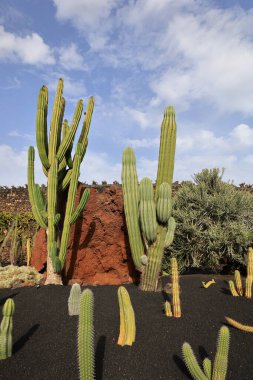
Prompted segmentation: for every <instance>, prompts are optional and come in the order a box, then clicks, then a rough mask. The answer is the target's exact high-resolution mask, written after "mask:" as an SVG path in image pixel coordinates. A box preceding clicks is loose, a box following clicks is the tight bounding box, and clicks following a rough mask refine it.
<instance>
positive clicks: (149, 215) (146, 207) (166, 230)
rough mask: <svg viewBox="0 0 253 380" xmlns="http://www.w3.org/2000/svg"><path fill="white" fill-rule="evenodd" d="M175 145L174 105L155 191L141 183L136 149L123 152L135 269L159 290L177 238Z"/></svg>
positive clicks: (146, 286)
mask: <svg viewBox="0 0 253 380" xmlns="http://www.w3.org/2000/svg"><path fill="white" fill-rule="evenodd" d="M175 147H176V122H175V112H174V108H173V107H167V108H166V109H165V112H164V118H163V122H162V126H161V138H160V149H159V162H158V171H157V179H156V189H155V193H154V190H153V185H152V182H151V180H150V179H148V178H143V179H142V181H141V182H140V185H138V177H137V172H136V160H135V154H134V151H133V149H131V148H125V149H124V152H123V158H122V187H123V197H124V211H125V216H126V223H127V230H128V237H129V242H130V247H131V252H132V257H133V261H134V264H135V268H136V269H137V270H138V271H139V272H141V282H140V288H141V289H142V290H146V291H154V290H156V289H157V283H158V278H159V275H160V272H161V266H162V260H163V255H164V249H165V248H166V247H168V246H169V245H170V244H171V243H172V241H173V236H174V231H175V220H174V218H173V217H172V216H171V209H172V203H171V185H172V179H173V171H174V158H175Z"/></svg>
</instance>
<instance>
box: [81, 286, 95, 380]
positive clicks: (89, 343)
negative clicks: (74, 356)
mask: <svg viewBox="0 0 253 380" xmlns="http://www.w3.org/2000/svg"><path fill="white" fill-rule="evenodd" d="M93 314H94V296H93V293H92V291H91V290H90V289H85V290H84V291H83V292H82V294H81V300H80V314H79V323H78V365H79V375H80V380H94V366H95V353H94V326H93Z"/></svg>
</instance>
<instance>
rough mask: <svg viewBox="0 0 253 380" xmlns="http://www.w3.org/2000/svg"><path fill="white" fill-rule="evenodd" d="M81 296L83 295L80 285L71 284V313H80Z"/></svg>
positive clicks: (69, 310) (69, 307)
mask: <svg viewBox="0 0 253 380" xmlns="http://www.w3.org/2000/svg"><path fill="white" fill-rule="evenodd" d="M80 297H81V287H80V285H79V284H73V285H72V286H71V290H70V295H69V299H68V312H69V315H79V312H80Z"/></svg>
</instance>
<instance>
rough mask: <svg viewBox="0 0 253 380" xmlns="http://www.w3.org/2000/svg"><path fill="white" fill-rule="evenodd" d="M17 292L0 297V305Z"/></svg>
mask: <svg viewBox="0 0 253 380" xmlns="http://www.w3.org/2000/svg"><path fill="white" fill-rule="evenodd" d="M17 294H19V293H14V294H10V295H9V296H7V297H4V298H1V299H0V306H2V305H4V303H5V301H7V299H8V298H14V297H15V296H16V295H17Z"/></svg>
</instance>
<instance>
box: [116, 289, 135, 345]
mask: <svg viewBox="0 0 253 380" xmlns="http://www.w3.org/2000/svg"><path fill="white" fill-rule="evenodd" d="M118 300H119V311H120V333H119V338H118V345H120V346H132V344H133V343H134V342H135V334H136V327H135V315H134V309H133V307H132V303H131V299H130V296H129V294H128V291H127V290H126V288H124V286H120V287H119V288H118Z"/></svg>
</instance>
